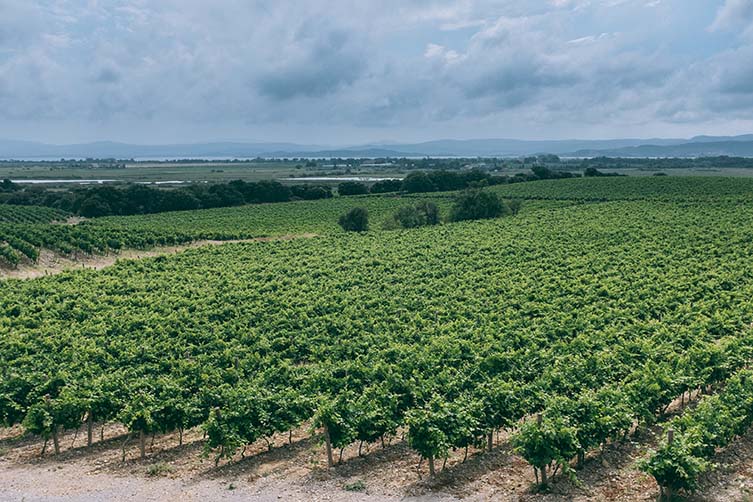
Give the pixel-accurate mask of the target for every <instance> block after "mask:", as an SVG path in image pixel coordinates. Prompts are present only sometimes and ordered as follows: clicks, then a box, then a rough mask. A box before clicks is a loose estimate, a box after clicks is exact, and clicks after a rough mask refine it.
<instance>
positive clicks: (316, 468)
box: [0, 425, 657, 502]
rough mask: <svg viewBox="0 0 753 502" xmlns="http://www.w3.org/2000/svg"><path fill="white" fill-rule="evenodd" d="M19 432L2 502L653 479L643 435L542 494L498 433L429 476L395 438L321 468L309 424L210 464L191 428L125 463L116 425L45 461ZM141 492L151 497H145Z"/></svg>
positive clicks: (425, 493) (567, 490) (440, 496)
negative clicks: (642, 469)
mask: <svg viewBox="0 0 753 502" xmlns="http://www.w3.org/2000/svg"><path fill="white" fill-rule="evenodd" d="M20 433H21V430H20V429H15V430H13V431H6V432H5V433H4V434H3V433H0V499H2V500H22V499H23V500H87V501H88V500H91V501H98V500H123V499H128V498H131V496H133V497H137V498H139V499H141V500H235V499H236V498H237V499H238V500H273V499H274V500H278V499H284V500H309V501H319V500H345V501H350V500H353V501H355V500H372V501H380V502H381V501H393V500H395V501H396V500H427V501H428V500H440V501H445V500H446V501H449V500H460V499H464V500H474V501H475V500H500V501H534V500H547V501H549V500H552V501H560V500H563V501H564V500H574V501H597V500H598V501H600V500H617V501H636V500H651V499H652V498H655V497H656V493H657V492H656V489H655V488H656V487H655V486H654V484H653V481H651V480H649V479H648V478H647V477H646V476H644V475H642V474H640V473H638V472H637V471H636V470H635V468H634V466H633V463H634V462H633V461H634V459H635V458H637V457H638V456H640V454H641V453H642V452H643V450H645V448H646V446H647V444H651V443H652V442H653V441H654V436H653V434H650V433H643V434H642V435H640V436H638V437H637V438H635V439H634V440H633V441H626V442H624V443H616V444H614V445H611V446H609V447H607V448H606V449H605V451H604V452H603V453H602V454H595V455H593V456H592V458H589V460H588V461H587V463H586V467H585V469H583V470H581V471H579V472H578V477H579V478H580V480H581V484H580V485H575V484H573V483H571V482H570V481H568V480H566V479H558V480H557V481H555V483H554V484H553V485H552V488H551V491H550V493H548V494H537V493H534V492H533V491H532V481H533V473H532V471H531V469H530V467H529V466H528V465H527V464H526V463H525V462H524V461H523V460H522V459H521V458H519V457H517V456H516V455H514V454H513V453H512V449H511V447H510V445H509V443H508V442H507V438H506V437H505V436H504V435H503V436H502V437H499V438H498V440H497V443H496V445H495V448H494V450H492V451H491V452H484V451H480V450H474V449H471V450H470V451H469V452H468V456H467V458H466V457H465V452H464V451H462V450H459V451H455V452H453V453H452V454H451V455H450V457H449V459H448V461H447V464H446V466H445V468H444V469H443V470H441V472H439V473H438V475H437V477H436V478H435V479H429V477H428V469H427V465H426V462H423V465H422V466H421V469H420V471H419V470H418V469H417V467H418V464H419V459H418V456H417V455H416V454H415V452H413V451H412V450H411V449H410V448H409V447H408V446H407V444H406V443H405V441H404V440H402V439H401V438H400V437H396V438H393V439H392V440H391V441H388V442H386V443H385V445H384V446H382V445H381V444H379V443H376V444H371V445H364V447H363V449H362V455H361V456H359V452H358V449H359V448H358V445H357V444H355V445H351V446H349V447H348V448H346V449H345V450H344V451H343V462H342V464H340V465H337V466H335V467H334V468H333V469H328V468H327V466H326V455H325V452H324V446H323V445H322V444H321V441H320V438H319V436H318V435H317V434H313V435H312V434H311V432H310V429H309V428H308V427H302V428H300V429H298V430H296V431H294V432H293V433H292V435H291V436H290V437H289V436H288V435H287V434H284V435H277V436H275V437H273V438H272V439H271V442H270V445H269V446H267V444H266V443H265V442H264V441H259V442H257V443H255V444H253V445H250V446H248V447H247V448H246V451H245V452H242V453H241V452H238V453H237V454H236V455H235V457H234V458H232V459H231V460H230V461H226V460H223V461H221V462H220V463H219V465H217V466H215V462H214V458H213V456H212V454H211V452H210V453H209V455H208V456H207V455H205V454H204V441H203V439H202V432H201V431H200V430H191V431H186V433H185V434H184V438H183V440H184V441H183V444H182V445H179V436H178V434H177V433H174V434H165V435H158V436H156V437H155V438H154V442H153V443H152V438H151V437H149V438H147V457H146V458H145V459H143V460H142V459H139V447H138V441H137V440H135V439H134V440H132V441H130V442H129V443H128V444H127V447H126V461H125V462H123V461H122V446H123V443H124V442H125V440H126V438H127V437H128V435H127V432H126V430H125V429H123V428H122V427H120V426H117V425H107V426H105V427H104V431H103V432H102V434H103V440H100V429H99V428H95V443H94V445H93V446H92V447H91V448H88V447H87V446H86V434H85V432H84V431H83V430H81V431H79V432H78V433H75V432H72V431H68V432H66V434H65V435H64V436H63V437H62V438H61V441H60V445H61V453H60V454H59V455H53V454H52V451H51V450H52V448H51V446H50V447H48V450H47V453H46V454H45V456H44V457H40V452H41V450H42V444H43V441H41V440H40V439H37V438H29V437H24V436H21V435H20ZM336 453H339V452H336ZM335 458H337V456H336V457H335ZM441 464H442V462H438V468H441ZM419 473H420V477H419ZM149 493H159V494H160V497H158V498H154V499H151V498H148V496H147V495H148V494H149ZM121 494H129V495H128V496H125V495H123V496H122V497H121ZM131 494H132V495H131ZM107 497H109V498H107Z"/></svg>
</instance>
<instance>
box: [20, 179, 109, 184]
mask: <svg viewBox="0 0 753 502" xmlns="http://www.w3.org/2000/svg"><path fill="white" fill-rule="evenodd" d="M11 181H12V182H13V183H18V184H26V185H53V184H54V185H58V184H60V183H71V184H77V185H101V184H103V183H115V182H116V181H118V180H101V179H98V180H11Z"/></svg>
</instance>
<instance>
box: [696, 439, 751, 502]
mask: <svg viewBox="0 0 753 502" xmlns="http://www.w3.org/2000/svg"><path fill="white" fill-rule="evenodd" d="M712 461H713V462H714V463H715V464H716V469H714V470H712V471H711V472H709V473H708V474H707V475H706V476H704V477H703V479H702V481H701V487H700V490H699V491H698V492H697V493H695V494H694V495H693V496H692V497H688V500H689V501H692V502H701V501H704V502H706V501H708V502H726V501H728V500H735V501H753V429H751V430H749V431H748V433H747V434H745V435H744V436H742V437H740V438H738V439H737V440H736V441H734V442H733V443H732V444H731V445H729V446H728V447H727V448H725V449H723V450H721V451H719V452H718V453H717V455H716V456H715V457H714V458H713V459H712Z"/></svg>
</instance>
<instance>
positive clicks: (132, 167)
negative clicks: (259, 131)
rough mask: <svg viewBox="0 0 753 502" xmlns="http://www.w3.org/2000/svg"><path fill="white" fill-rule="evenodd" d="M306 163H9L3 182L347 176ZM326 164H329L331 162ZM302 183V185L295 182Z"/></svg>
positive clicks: (357, 171) (0, 166)
mask: <svg viewBox="0 0 753 502" xmlns="http://www.w3.org/2000/svg"><path fill="white" fill-rule="evenodd" d="M302 164H305V162H264V161H258V162H256V161H248V162H232V163H228V162H202V163H190V162H182V163H173V162H169V163H165V162H154V163H146V162H143V163H142V162H140V163H126V164H125V168H112V167H107V166H106V165H103V166H104V167H97V168H86V167H62V166H60V165H49V164H36V165H35V164H33V163H31V164H16V165H12V164H7V163H0V179H5V178H9V179H12V180H18V181H20V182H23V181H24V180H90V179H104V180H117V181H122V182H139V183H154V182H163V183H164V182H168V181H186V182H204V181H207V182H223V181H225V182H226V181H232V180H237V179H241V180H245V181H259V180H269V179H277V180H280V181H284V180H286V179H288V178H291V177H301V176H316V175H319V176H325V175H331V174H332V173H336V174H337V175H341V176H347V175H348V174H346V170H345V168H344V167H338V168H335V167H332V166H327V165H322V166H320V167H305V166H303V165H302ZM324 164H330V163H329V162H327V163H324ZM403 174H404V172H402V171H400V170H395V169H387V170H375V169H374V168H363V169H361V168H353V169H351V170H350V175H353V176H386V177H389V176H402V175H403ZM296 183H300V182H296Z"/></svg>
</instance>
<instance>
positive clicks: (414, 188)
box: [403, 172, 437, 193]
mask: <svg viewBox="0 0 753 502" xmlns="http://www.w3.org/2000/svg"><path fill="white" fill-rule="evenodd" d="M403 190H404V191H406V192H408V193H417V192H436V191H437V187H436V185H434V183H433V182H432V181H431V178H429V176H428V175H427V174H426V173H423V172H417V173H410V174H409V175H408V176H406V177H405V179H404V180H403Z"/></svg>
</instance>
